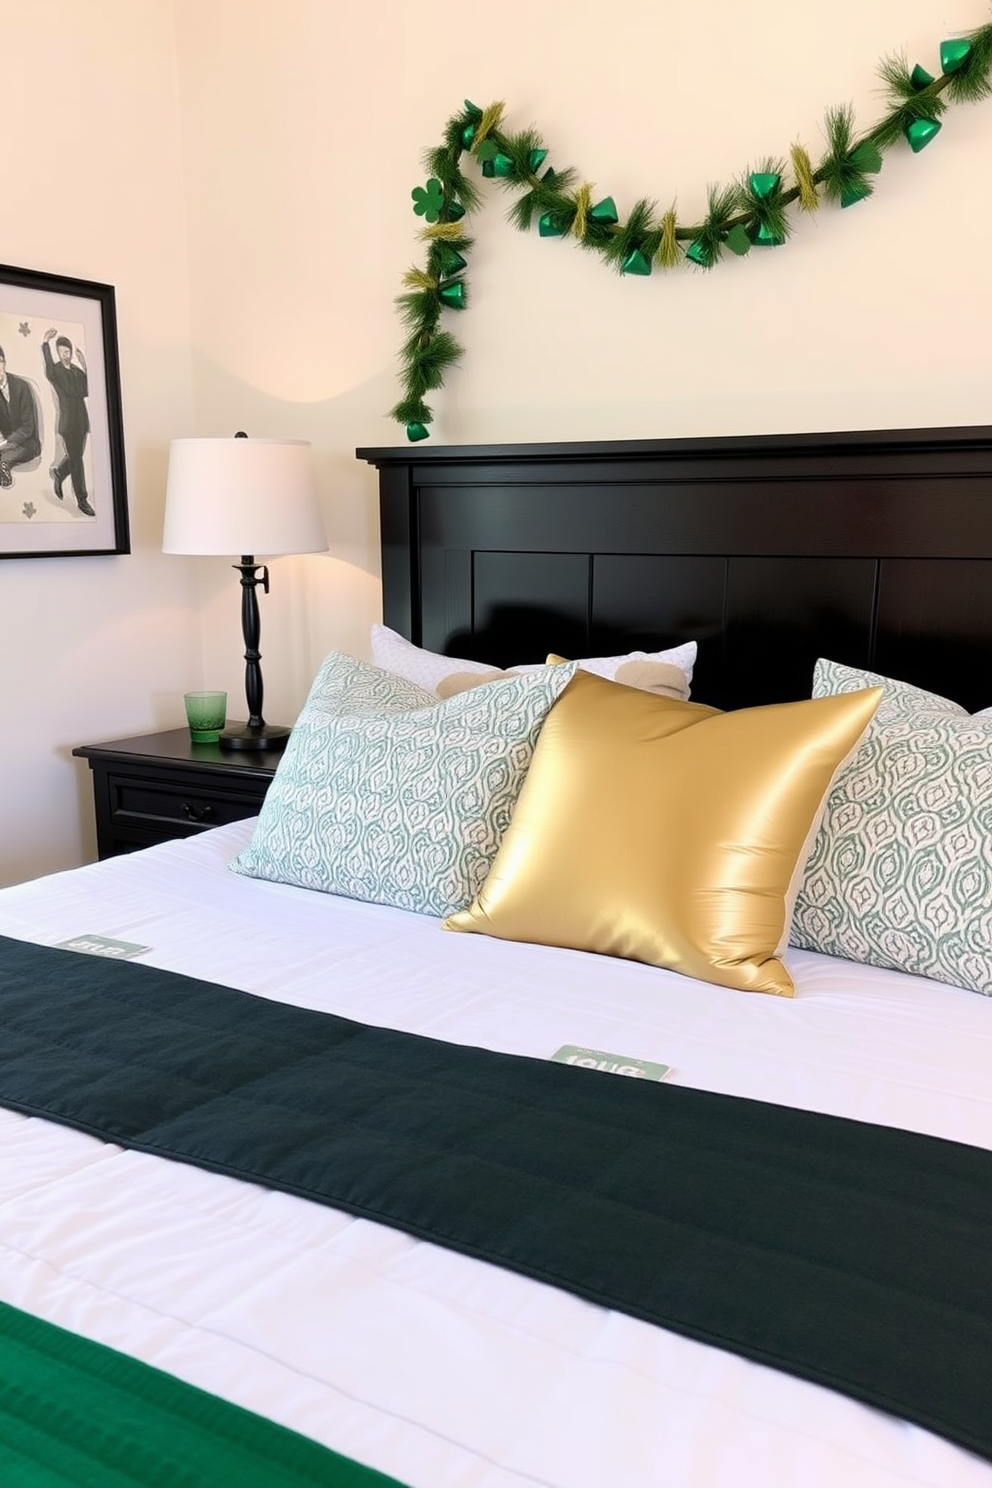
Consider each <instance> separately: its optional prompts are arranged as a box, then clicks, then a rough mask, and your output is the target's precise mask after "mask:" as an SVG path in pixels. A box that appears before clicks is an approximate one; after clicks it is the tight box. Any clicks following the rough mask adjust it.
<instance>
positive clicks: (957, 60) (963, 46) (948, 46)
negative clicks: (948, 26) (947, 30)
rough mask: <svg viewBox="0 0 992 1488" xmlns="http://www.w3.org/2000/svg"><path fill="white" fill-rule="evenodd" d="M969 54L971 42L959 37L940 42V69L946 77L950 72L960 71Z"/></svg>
mask: <svg viewBox="0 0 992 1488" xmlns="http://www.w3.org/2000/svg"><path fill="white" fill-rule="evenodd" d="M970 55H971V42H970V41H965V39H964V37H963V36H962V37H959V38H958V39H956V40H954V41H942V42H941V43H940V70H941V72H942V73H943V74H944V76H945V77H946V76H947V74H948V73H950V72H960V70H961V68H962V67H963V66H964V64H965V63H966V62H967V60H968V58H969V56H970Z"/></svg>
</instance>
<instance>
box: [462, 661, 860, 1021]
mask: <svg viewBox="0 0 992 1488" xmlns="http://www.w3.org/2000/svg"><path fill="white" fill-rule="evenodd" d="M482 691H483V692H484V691H486V689H482ZM470 695H471V694H470ZM879 697H880V693H879V692H878V691H877V690H875V691H868V692H862V693H860V694H858V695H857V696H854V697H849V696H844V697H836V698H823V699H819V700H818V701H816V702H802V703H783V704H778V705H776V706H773V707H767V708H745V709H741V710H740V711H739V712H735V713H718V712H717V711H716V709H714V708H707V707H703V706H702V705H701V704H698V703H683V702H676V701H674V700H672V699H669V698H661V697H655V696H652V694H650V693H645V692H638V691H635V690H634V689H633V688H629V687H616V686H614V685H613V684H608V683H606V682H604V681H603V680H602V679H601V678H598V677H594V676H591V675H590V674H589V673H586V672H582V671H580V672H578V673H577V674H576V676H575V678H574V680H573V681H572V683H571V685H570V687H569V688H568V690H567V691H566V692H565V693H564V694H563V695H562V697H561V698H560V699H559V701H558V702H557V703H556V704H555V706H554V708H553V709H552V710H551V712H550V713H549V715H548V718H547V720H546V722H545V725H544V729H543V730H542V733H541V737H540V739H539V740H538V745H537V749H536V750H535V752H534V759H533V761H532V763H531V767H530V771H529V772H528V775H527V779H526V781H525V782H524V785H523V789H522V791H521V793H520V798H519V800H518V802H517V806H516V810H515V811H514V814H513V820H512V822H511V823H510V826H509V829H508V831H507V833H506V836H505V837H504V839H503V845H502V846H501V848H500V850H499V852H498V853H497V855H496V860H495V862H494V863H493V866H492V869H491V871H490V873H489V877H488V878H487V879H486V881H485V883H484V884H483V886H482V889H481V891H480V892H479V894H478V895H477V896H476V898H475V900H474V902H473V903H472V904H471V905H470V906H469V908H468V909H466V910H464V911H463V912H462V913H460V914H455V915H453V916H451V917H449V918H448V919H447V920H446V921H445V928H446V929H449V930H467V931H477V932H479V933H482V934H487V935H495V936H499V937H501V938H502V939H504V940H524V941H533V942H536V943H538V944H543V945H556V946H567V947H570V948H572V949H573V950H580V951H598V952H601V953H604V954H607V955H612V956H625V957H628V958H629V959H631V960H634V961H646V962H648V963H649V964H651V965H653V966H665V967H669V968H670V969H671V970H673V971H680V972H684V973H686V975H688V976H693V977H699V978H701V979H702V980H703V981H707V982H715V983H717V984H718V985H721V986H725V987H736V988H739V989H741V990H742V991H753V992H774V993H777V994H779V995H780V996H784V997H790V996H792V994H793V991H794V988H793V984H792V979H791V977H790V976H789V974H788V972H787V971H786V969H785V967H784V966H783V965H782V962H781V960H780V959H779V958H780V956H781V954H782V952H783V951H784V949H785V946H786V944H787V942H788V935H789V922H790V918H791V907H792V893H793V886H794V883H795V881H796V880H797V879H798V876H799V874H800V873H801V871H802V865H803V864H804V863H805V860H806V855H807V852H808V848H809V843H810V840H811V837H812V833H813V831H814V829H815V826H816V823H817V821H818V819H819V813H820V810H821V808H822V804H823V801H824V799H825V797H826V793H827V791H828V789H829V787H830V783H831V780H832V779H833V777H834V774H835V773H836V771H837V769H838V767H839V765H840V764H841V763H842V762H843V761H844V760H845V759H846V758H847V757H848V755H849V754H850V752H851V750H852V749H853V748H854V747H855V746H856V744H857V742H858V740H859V739H860V737H861V735H862V733H863V732H864V729H865V727H866V725H867V723H868V721H869V719H870V718H871V716H872V714H873V713H874V711H875V708H876V706H877V704H878V700H879Z"/></svg>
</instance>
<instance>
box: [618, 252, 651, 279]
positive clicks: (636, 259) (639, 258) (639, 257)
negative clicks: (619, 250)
mask: <svg viewBox="0 0 992 1488" xmlns="http://www.w3.org/2000/svg"><path fill="white" fill-rule="evenodd" d="M620 272H621V274H642V275H647V274H650V272H651V260H650V259H649V258H645V256H644V254H643V253H642V252H641V250H640V248H632V249H631V251H630V252H629V253H628V254H627V257H626V258H625V259H624V261H623V263H622V264H621V265H620Z"/></svg>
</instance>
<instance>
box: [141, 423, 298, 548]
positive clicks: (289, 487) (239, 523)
mask: <svg viewBox="0 0 992 1488" xmlns="http://www.w3.org/2000/svg"><path fill="white" fill-rule="evenodd" d="M326 548H327V537H326V535H325V533H324V526H323V522H322V521H321V517H320V509H319V507H318V504H317V490H316V486H315V484H314V478H313V462H312V459H311V453H310V445H309V444H308V443H307V441H306V440H304V439H242V438H229V439H174V440H173V441H172V443H171V445H170V447H169V478H168V483H167V485H166V492H165V531H164V535H163V539H162V551H163V552H165V553H197V554H202V555H208V554H217V555H220V556H229V555H232V554H250V555H252V556H254V555H256V554H261V555H263V556H269V555H271V556H274V557H275V556H278V555H279V554H280V553H322V552H324V551H325V550H326Z"/></svg>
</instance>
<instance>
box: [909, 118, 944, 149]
mask: <svg viewBox="0 0 992 1488" xmlns="http://www.w3.org/2000/svg"><path fill="white" fill-rule="evenodd" d="M939 133H940V121H939V119H914V120H913V122H912V123H911V124H907V125H906V128H905V129H904V130H903V134H904V135H905V136H906V140H907V142H908V144H909V148H910V149H911V150H912V152H913V154H914V155H918V154H919V153H920V151H921V150H922V149H924V148H925V146H927V145H928V144H929V143H930V141H931V140H932V139H933V138H934V136H935V135H937V134H939Z"/></svg>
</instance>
